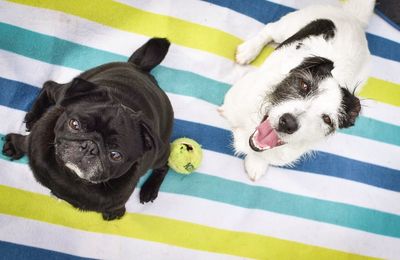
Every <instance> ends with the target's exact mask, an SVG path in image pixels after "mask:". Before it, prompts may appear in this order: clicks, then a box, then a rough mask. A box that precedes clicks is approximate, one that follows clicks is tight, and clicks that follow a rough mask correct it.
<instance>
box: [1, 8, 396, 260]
mask: <svg viewBox="0 0 400 260" xmlns="http://www.w3.org/2000/svg"><path fill="white" fill-rule="evenodd" d="M321 2H322V3H324V4H328V3H332V4H339V2H338V1H335V0H321V1H317V0H302V1H300V0H269V1H265V0H242V1H235V0H209V1H195V0H148V1H134V0H119V1H110V0H97V1H91V0H69V1H64V0H40V1H39V0H11V1H2V2H0V117H1V118H2V120H3V122H2V123H1V124H0V136H4V135H5V134H7V133H9V132H16V133H24V131H25V126H24V124H23V118H24V115H25V113H26V112H27V111H28V110H29V108H30V106H31V104H32V102H33V100H34V99H35V97H36V95H37V94H38V93H39V91H40V88H41V87H42V84H43V83H44V82H45V81H47V80H50V79H51V80H54V81H57V82H59V83H64V82H68V81H70V80H71V79H72V78H74V77H75V76H76V75H78V74H79V73H80V72H82V71H84V70H87V69H90V68H92V67H95V66H98V65H100V64H103V63H107V62H112V61H126V60H127V58H128V57H129V56H130V55H131V53H132V52H133V51H134V50H136V49H137V48H138V47H140V46H141V45H142V44H143V43H144V42H146V41H147V40H148V39H149V38H150V37H154V36H157V37H167V38H168V39H169V40H170V41H171V43H172V45H171V48H170V51H169V53H168V54H167V57H166V59H165V60H164V61H163V62H162V64H161V65H159V66H158V67H157V68H156V69H154V70H153V71H152V74H153V75H154V76H155V77H156V79H157V81H158V82H159V85H160V86H161V88H162V89H164V90H165V91H166V92H167V94H168V96H169V98H170V100H171V102H172V105H173V108H174V111H175V122H174V123H175V125H174V131H173V136H172V139H171V141H172V140H174V139H176V138H179V137H188V138H192V139H194V140H196V141H197V142H199V143H200V144H201V145H202V148H203V163H202V165H201V166H200V168H198V169H197V170H196V172H195V173H192V174H190V175H180V174H177V173H174V172H173V171H170V172H169V174H168V175H167V177H166V179H165V181H164V183H163V184H162V186H161V191H160V193H159V196H158V198H157V199H156V200H155V201H154V203H149V204H145V205H142V204H140V203H139V198H138V193H139V190H140V185H141V184H142V183H143V182H144V180H145V178H146V177H147V176H145V177H143V178H142V179H141V182H140V185H139V186H138V187H137V189H136V190H135V192H134V194H133V195H132V196H131V198H130V200H129V201H128V203H127V214H126V215H125V216H124V217H123V218H122V219H120V220H117V221H112V222H106V221H103V220H102V217H101V215H100V214H98V213H94V212H81V211H79V210H76V209H74V208H73V207H72V206H70V205H69V204H67V203H66V202H63V201H59V200H57V199H56V198H54V197H52V196H50V194H49V191H48V190H47V189H46V188H44V187H43V186H41V185H40V184H39V183H37V182H36V181H35V179H34V178H33V175H32V173H31V171H30V169H29V167H28V165H27V162H28V161H27V158H26V157H24V158H22V159H21V160H18V161H9V160H8V159H7V158H6V157H4V156H3V155H0V258H4V259H12V258H41V259H44V258H57V259H64V258H65V259H75V258H100V259H136V258H139V257H140V258H141V259H228V258H257V259H341V258H350V259H358V258H368V257H378V258H389V259H400V203H399V202H400V193H399V192H400V77H399V71H400V70H399V69H400V44H399V42H400V33H399V31H398V30H396V29H395V28H394V27H392V26H391V25H390V24H389V23H387V22H386V21H385V20H384V19H382V18H381V17H379V16H378V15H376V14H374V15H373V17H372V19H371V22H370V25H369V26H368V28H367V39H368V43H369V47H370V51H371V54H372V71H371V75H370V78H369V80H368V82H367V84H366V85H365V86H364V88H363V89H362V90H361V92H360V97H361V99H362V113H361V116H360V117H359V118H358V120H357V122H356V125H355V126H354V127H352V128H349V129H347V130H340V131H339V132H338V133H337V134H335V135H334V136H332V137H331V138H329V139H328V140H327V141H326V142H323V143H321V144H319V145H318V146H317V147H315V152H314V153H313V154H312V155H309V156H305V157H304V158H302V159H301V160H300V161H299V162H298V163H296V165H295V166H294V167H270V169H269V171H268V173H267V174H266V175H265V176H264V177H263V178H262V179H260V180H259V181H258V182H255V183H254V182H251V181H250V180H249V178H248V177H247V175H246V173H245V171H244V167H243V159H242V158H239V157H237V156H235V155H234V151H233V150H232V145H231V142H232V138H231V133H230V132H229V128H228V125H227V122H226V121H225V120H224V119H223V118H221V117H220V116H219V114H218V112H217V110H216V109H217V107H218V106H219V105H221V104H222V102H223V97H224V94H225V93H226V92H227V90H228V89H229V88H230V86H231V85H232V84H233V83H234V82H235V81H237V80H238V79H239V78H240V77H242V76H243V75H244V74H245V73H247V72H249V71H251V70H253V69H255V68H256V67H257V66H259V65H260V64H261V63H262V62H263V61H264V60H265V59H266V58H268V55H269V54H270V53H271V52H272V51H273V47H272V45H270V46H266V48H264V50H263V52H262V54H261V55H260V56H259V57H258V58H257V59H256V61H254V62H253V63H252V64H251V65H249V66H239V65H237V64H235V63H234V61H233V58H234V53H235V48H236V47H237V45H238V44H240V43H241V42H242V41H243V40H245V39H248V38H250V37H251V36H253V35H255V34H256V33H257V32H258V31H259V30H260V29H261V28H262V27H263V26H264V25H265V23H268V22H272V21H276V20H277V19H279V18H280V17H281V16H283V15H284V14H286V13H288V12H291V11H293V10H295V9H299V8H302V7H305V6H307V5H310V4H313V3H321ZM249 87H251V86H249ZM0 144H1V145H2V143H0Z"/></svg>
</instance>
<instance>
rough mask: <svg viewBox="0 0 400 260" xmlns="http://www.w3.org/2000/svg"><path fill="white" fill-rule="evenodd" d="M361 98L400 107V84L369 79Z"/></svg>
mask: <svg viewBox="0 0 400 260" xmlns="http://www.w3.org/2000/svg"><path fill="white" fill-rule="evenodd" d="M360 96H362V97H364V98H369V99H373V100H376V101H382V102H385V103H387V104H390V105H393V106H400V84H395V83H392V82H388V81H384V80H381V79H377V78H369V79H368V82H367V84H365V86H364V87H363V88H362V90H361V92H360Z"/></svg>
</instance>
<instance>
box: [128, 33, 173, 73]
mask: <svg viewBox="0 0 400 260" xmlns="http://www.w3.org/2000/svg"><path fill="white" fill-rule="evenodd" d="M169 46H170V42H169V41H168V39H166V38H151V39H150V40H149V41H148V42H146V43H145V44H144V45H143V46H142V47H140V48H139V49H137V50H136V51H135V52H134V53H133V54H132V56H131V57H130V58H129V60H128V62H130V63H133V64H135V65H136V66H137V67H139V68H140V69H142V70H144V71H147V72H150V71H151V70H152V69H153V68H154V67H155V66H157V65H158V64H160V63H161V62H162V61H163V59H164V58H165V55H167V52H168V49H169Z"/></svg>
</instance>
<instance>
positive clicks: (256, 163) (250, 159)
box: [244, 153, 269, 181]
mask: <svg viewBox="0 0 400 260" xmlns="http://www.w3.org/2000/svg"><path fill="white" fill-rule="evenodd" d="M268 166H269V164H268V162H267V161H266V160H265V158H262V157H260V156H258V155H256V154H254V153H249V154H248V155H247V156H246V158H245V159H244V167H245V169H246V172H247V175H248V176H249V178H250V179H251V180H252V181H257V180H258V179H260V178H261V176H263V175H264V174H265V173H266V172H267V169H268Z"/></svg>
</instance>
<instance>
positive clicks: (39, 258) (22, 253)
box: [0, 241, 89, 260]
mask: <svg viewBox="0 0 400 260" xmlns="http://www.w3.org/2000/svg"><path fill="white" fill-rule="evenodd" d="M0 252H1V253H0V259H7V260H9V259H29V260H43V259H57V260H67V259H74V260H78V259H89V258H83V257H79V256H73V255H69V254H64V253H59V252H56V251H50V250H46V249H41V248H36V247H30V246H23V245H18V244H14V243H10V242H5V241H0Z"/></svg>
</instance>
